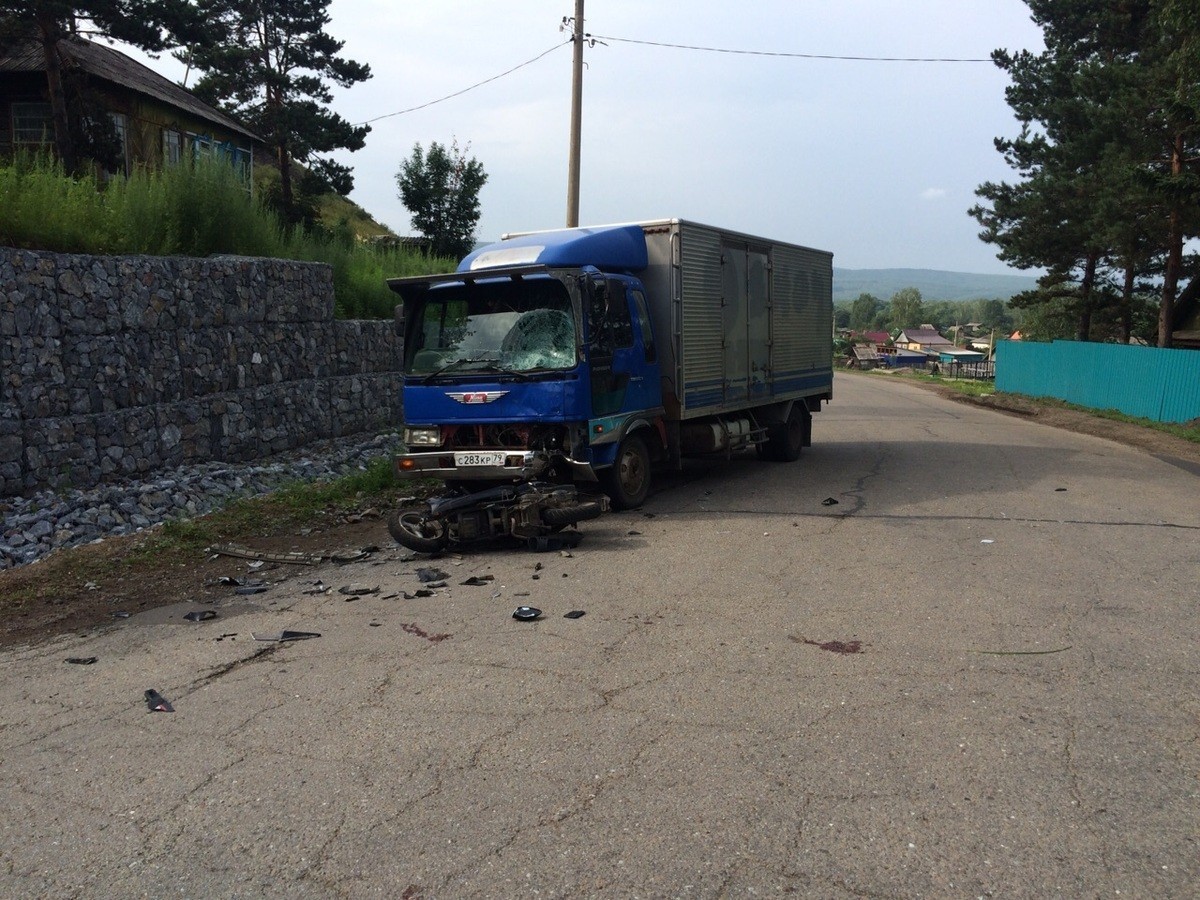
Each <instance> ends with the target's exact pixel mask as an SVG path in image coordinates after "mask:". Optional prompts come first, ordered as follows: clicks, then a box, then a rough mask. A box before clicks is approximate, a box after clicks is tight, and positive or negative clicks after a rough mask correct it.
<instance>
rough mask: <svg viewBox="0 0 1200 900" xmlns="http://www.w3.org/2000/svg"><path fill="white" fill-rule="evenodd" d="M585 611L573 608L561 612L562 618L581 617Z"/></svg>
mask: <svg viewBox="0 0 1200 900" xmlns="http://www.w3.org/2000/svg"><path fill="white" fill-rule="evenodd" d="M584 615H586V612H585V611H584V610H582V609H573V610H571V611H570V612H568V613H563V618H564V619H582V618H583V617H584Z"/></svg>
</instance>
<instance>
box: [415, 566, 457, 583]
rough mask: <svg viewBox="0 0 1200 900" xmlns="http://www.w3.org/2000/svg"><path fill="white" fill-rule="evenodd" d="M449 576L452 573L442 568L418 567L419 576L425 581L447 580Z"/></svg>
mask: <svg viewBox="0 0 1200 900" xmlns="http://www.w3.org/2000/svg"><path fill="white" fill-rule="evenodd" d="M449 577H450V573H449V572H443V571H442V570H441V569H433V568H429V569H417V578H418V579H419V580H420V581H423V582H430V581H445V580H446V579H447V578H449Z"/></svg>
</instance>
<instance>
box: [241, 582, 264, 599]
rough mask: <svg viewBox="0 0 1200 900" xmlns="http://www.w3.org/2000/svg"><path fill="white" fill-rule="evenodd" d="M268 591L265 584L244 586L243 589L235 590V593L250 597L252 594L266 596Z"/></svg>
mask: <svg viewBox="0 0 1200 900" xmlns="http://www.w3.org/2000/svg"><path fill="white" fill-rule="evenodd" d="M266 590H267V586H266V585H265V584H243V585H242V586H241V587H237V588H234V589H233V592H234V593H235V594H241V595H242V596H249V595H250V594H264V593H266Z"/></svg>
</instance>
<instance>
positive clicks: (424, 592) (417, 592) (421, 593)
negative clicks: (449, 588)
mask: <svg viewBox="0 0 1200 900" xmlns="http://www.w3.org/2000/svg"><path fill="white" fill-rule="evenodd" d="M432 596H433V591H427V590H425V588H417V589H416V590H415V591H413V592H412V593H411V594H410V593H409V592H408V591H404V599H405V600H416V599H417V598H418V597H432Z"/></svg>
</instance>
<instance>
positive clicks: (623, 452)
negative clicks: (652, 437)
mask: <svg viewBox="0 0 1200 900" xmlns="http://www.w3.org/2000/svg"><path fill="white" fill-rule="evenodd" d="M600 484H601V486H602V487H603V488H604V493H606V494H608V496H609V497H611V498H612V505H613V508H614V509H633V508H634V507H637V506H641V505H642V503H643V501H645V499H646V497H647V495H648V494H649V493H650V451H649V450H647V449H646V442H645V441H644V440H643V439H642V437H641V435H638V434H630V435H626V436H625V439H624V440H623V441H621V445H620V446H619V447H618V448H617V458H616V459H615V460H614V461H613V466H612V468H611V469H608V470H607V471H605V472H603V473H601V479H600Z"/></svg>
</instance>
